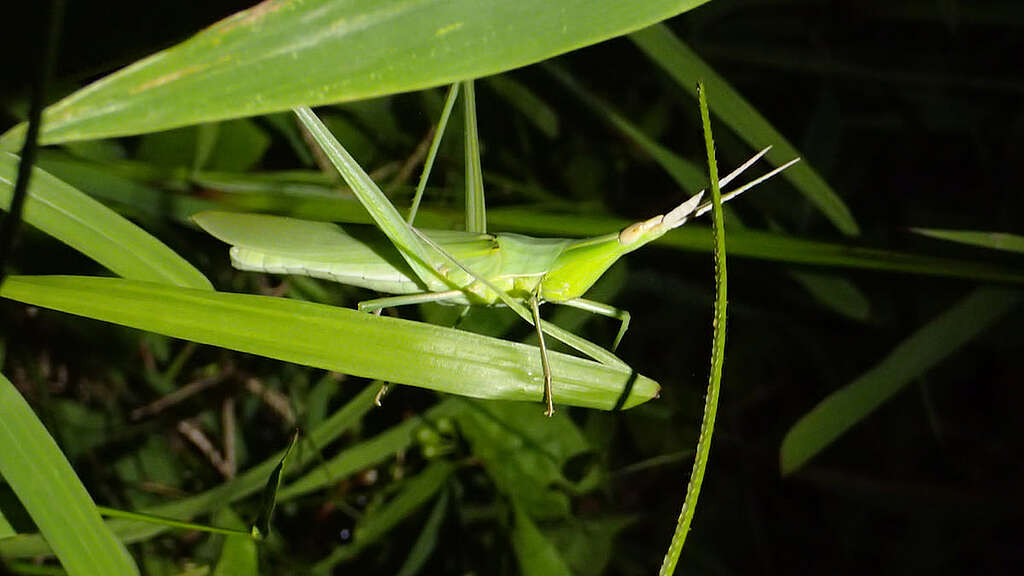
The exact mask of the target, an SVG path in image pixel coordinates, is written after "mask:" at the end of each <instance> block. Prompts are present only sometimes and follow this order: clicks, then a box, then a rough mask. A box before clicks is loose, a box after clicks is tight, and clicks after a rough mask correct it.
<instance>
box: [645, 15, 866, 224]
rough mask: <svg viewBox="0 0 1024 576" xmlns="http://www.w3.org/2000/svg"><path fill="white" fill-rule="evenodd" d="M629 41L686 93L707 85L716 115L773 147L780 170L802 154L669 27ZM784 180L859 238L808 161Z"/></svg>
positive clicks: (757, 144) (754, 142)
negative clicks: (698, 82) (701, 85)
mask: <svg viewBox="0 0 1024 576" xmlns="http://www.w3.org/2000/svg"><path fill="white" fill-rule="evenodd" d="M630 40H632V41H633V42H634V43H636V45H637V46H639V47H640V49H641V50H643V51H644V53H645V54H647V56H649V57H650V58H651V59H652V60H654V62H656V63H657V64H658V65H659V66H661V67H662V69H664V70H665V72H666V73H668V75H669V76H671V77H672V78H673V79H674V80H675V81H676V82H677V83H678V84H679V86H680V87H681V88H683V89H684V90H686V91H687V92H689V93H691V94H692V93H693V92H694V86H696V85H697V81H698V80H700V81H703V82H704V84H705V85H706V86H707V87H708V90H709V91H710V92H711V93H712V94H714V98H713V99H712V100H711V109H712V110H713V111H714V112H715V115H716V116H717V117H718V118H720V119H721V121H722V122H724V123H725V124H726V126H728V127H730V128H732V130H733V131H734V132H736V134H737V135H738V136H739V137H740V138H743V139H744V140H745V141H746V142H747V143H748V144H750V146H751V147H752V148H754V149H755V150H760V149H762V148H764V147H765V146H772V147H773V148H772V150H771V152H769V153H768V155H767V159H768V160H769V161H770V162H772V163H773V164H775V165H776V166H779V165H781V164H782V163H784V162H788V161H789V160H791V159H793V158H794V157H796V156H799V155H800V152H799V151H797V149H796V148H794V147H793V145H792V144H790V143H789V141H787V140H786V139H785V138H784V137H783V136H782V134H780V133H779V132H778V130H776V129H775V128H774V127H772V125H771V124H770V123H769V122H768V120H766V119H765V118H764V117H763V116H761V114H760V113H759V112H758V111H757V110H756V109H755V108H754V107H753V106H751V105H750V103H748V102H747V101H746V100H745V99H744V98H743V97H742V96H741V95H740V94H739V92H737V91H736V90H735V89H734V88H733V87H732V86H730V85H729V83H728V82H726V81H725V79H724V78H722V77H721V76H719V75H718V74H717V73H716V72H715V71H714V69H712V68H711V67H710V66H708V65H707V63H705V62H704V61H703V60H701V59H700V57H699V56H697V54H696V53H695V52H694V51H693V50H691V49H690V47H689V46H687V45H686V44H684V43H683V42H682V41H681V40H680V39H679V38H677V37H676V36H675V34H673V33H672V31H671V30H670V29H669V28H668V27H667V26H665V25H664V24H656V25H654V26H651V27H649V28H646V29H644V30H641V31H639V32H635V33H633V34H631V35H630ZM783 176H784V177H786V178H787V179H788V180H789V181H790V182H792V183H793V185H794V186H796V187H797V189H798V190H800V191H801V192H802V193H803V194H804V196H805V197H806V198H807V199H808V200H809V201H810V202H811V203H812V204H814V205H815V206H817V207H818V209H819V210H821V211H822V213H823V214H824V215H825V216H826V217H827V218H828V219H829V220H830V221H831V222H832V223H833V224H834V225H835V226H836V228H838V229H839V230H840V231H841V232H842V233H843V234H846V235H847V236H856V235H858V234H859V233H860V230H859V228H858V226H857V222H856V221H855V220H854V218H853V215H852V214H851V213H850V209H849V208H847V206H846V204H844V203H843V201H842V199H841V198H840V197H839V196H838V195H837V194H836V193H835V192H834V191H833V190H832V188H830V187H829V185H828V183H827V182H825V180H824V179H823V178H822V177H821V176H820V175H819V174H818V173H817V172H815V171H814V168H812V167H811V165H810V164H809V163H808V162H800V163H799V164H797V165H795V166H793V167H792V168H790V169H788V170H786V171H785V172H784V173H783Z"/></svg>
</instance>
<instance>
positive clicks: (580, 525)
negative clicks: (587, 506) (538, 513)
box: [544, 516, 636, 576]
mask: <svg viewBox="0 0 1024 576" xmlns="http://www.w3.org/2000/svg"><path fill="white" fill-rule="evenodd" d="M635 520H636V519H635V518H633V517H629V516H609V517H602V518H595V519H590V518H586V519H584V518H577V519H575V520H574V521H572V522H563V523H561V524H559V525H558V526H555V527H552V528H550V529H545V530H544V534H545V536H547V538H548V540H549V541H550V542H551V543H552V544H553V545H554V546H555V549H556V550H558V553H559V556H561V558H562V560H563V561H565V563H566V564H567V565H568V566H569V568H570V569H571V570H572V573H573V574H574V575H575V576H601V575H602V574H605V573H606V572H607V567H608V564H609V562H610V561H611V560H612V558H614V557H615V554H616V552H617V548H616V546H615V538H616V537H617V536H618V534H619V533H620V532H622V531H623V530H625V529H626V528H628V527H629V526H630V525H631V524H633V523H634V522H635Z"/></svg>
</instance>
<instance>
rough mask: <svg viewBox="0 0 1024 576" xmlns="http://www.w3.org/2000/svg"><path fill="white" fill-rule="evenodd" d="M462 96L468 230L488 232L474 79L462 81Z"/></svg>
mask: <svg viewBox="0 0 1024 576" xmlns="http://www.w3.org/2000/svg"><path fill="white" fill-rule="evenodd" d="M462 98H463V102H464V103H465V112H464V114H463V118H464V120H465V123H466V129H465V149H466V231H467V232H479V233H481V234H486V233H487V213H486V211H485V208H484V171H483V168H481V167H480V135H479V134H478V133H477V128H476V92H475V90H474V89H473V81H472V80H466V81H465V82H463V83H462Z"/></svg>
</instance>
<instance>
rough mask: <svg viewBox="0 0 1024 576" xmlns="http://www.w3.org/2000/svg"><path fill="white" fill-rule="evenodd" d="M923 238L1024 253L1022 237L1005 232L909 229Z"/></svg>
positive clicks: (1023, 239)
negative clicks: (927, 237)
mask: <svg viewBox="0 0 1024 576" xmlns="http://www.w3.org/2000/svg"><path fill="white" fill-rule="evenodd" d="M911 230H912V231H914V232H916V233H918V234H921V235H923V236H929V237H931V238H938V239H940V240H949V241H950V242H959V243H961V244H969V245H971V246H980V247H982V248H991V249H992V250H1005V251H1007V252H1017V253H1024V236H1020V235H1018V234H1007V233H1006V232H982V231H980V230H940V229H938V228H911Z"/></svg>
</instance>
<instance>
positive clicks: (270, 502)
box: [250, 430, 299, 540]
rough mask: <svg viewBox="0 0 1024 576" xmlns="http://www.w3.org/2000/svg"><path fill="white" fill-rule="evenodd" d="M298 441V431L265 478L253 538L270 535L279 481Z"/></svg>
mask: <svg viewBox="0 0 1024 576" xmlns="http://www.w3.org/2000/svg"><path fill="white" fill-rule="evenodd" d="M298 441H299V432H298V430H296V431H295V433H294V434H292V441H291V442H289V443H288V447H287V448H285V449H284V455H283V456H281V461H280V462H278V463H277V466H276V467H274V471H273V472H271V473H270V478H267V485H266V486H264V487H263V502H262V503H261V504H260V513H259V516H257V517H256V521H255V522H253V524H252V528H251V529H250V531H251V532H252V535H253V537H255V538H257V539H259V540H263V539H265V538H266V537H267V536H269V535H270V518H271V516H273V514H274V506H275V505H276V504H277V491H278V490H280V488H281V479H282V478H283V477H284V467H285V464H286V463H287V462H288V456H289V455H291V453H292V450H294V449H295V443H296V442H298Z"/></svg>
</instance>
